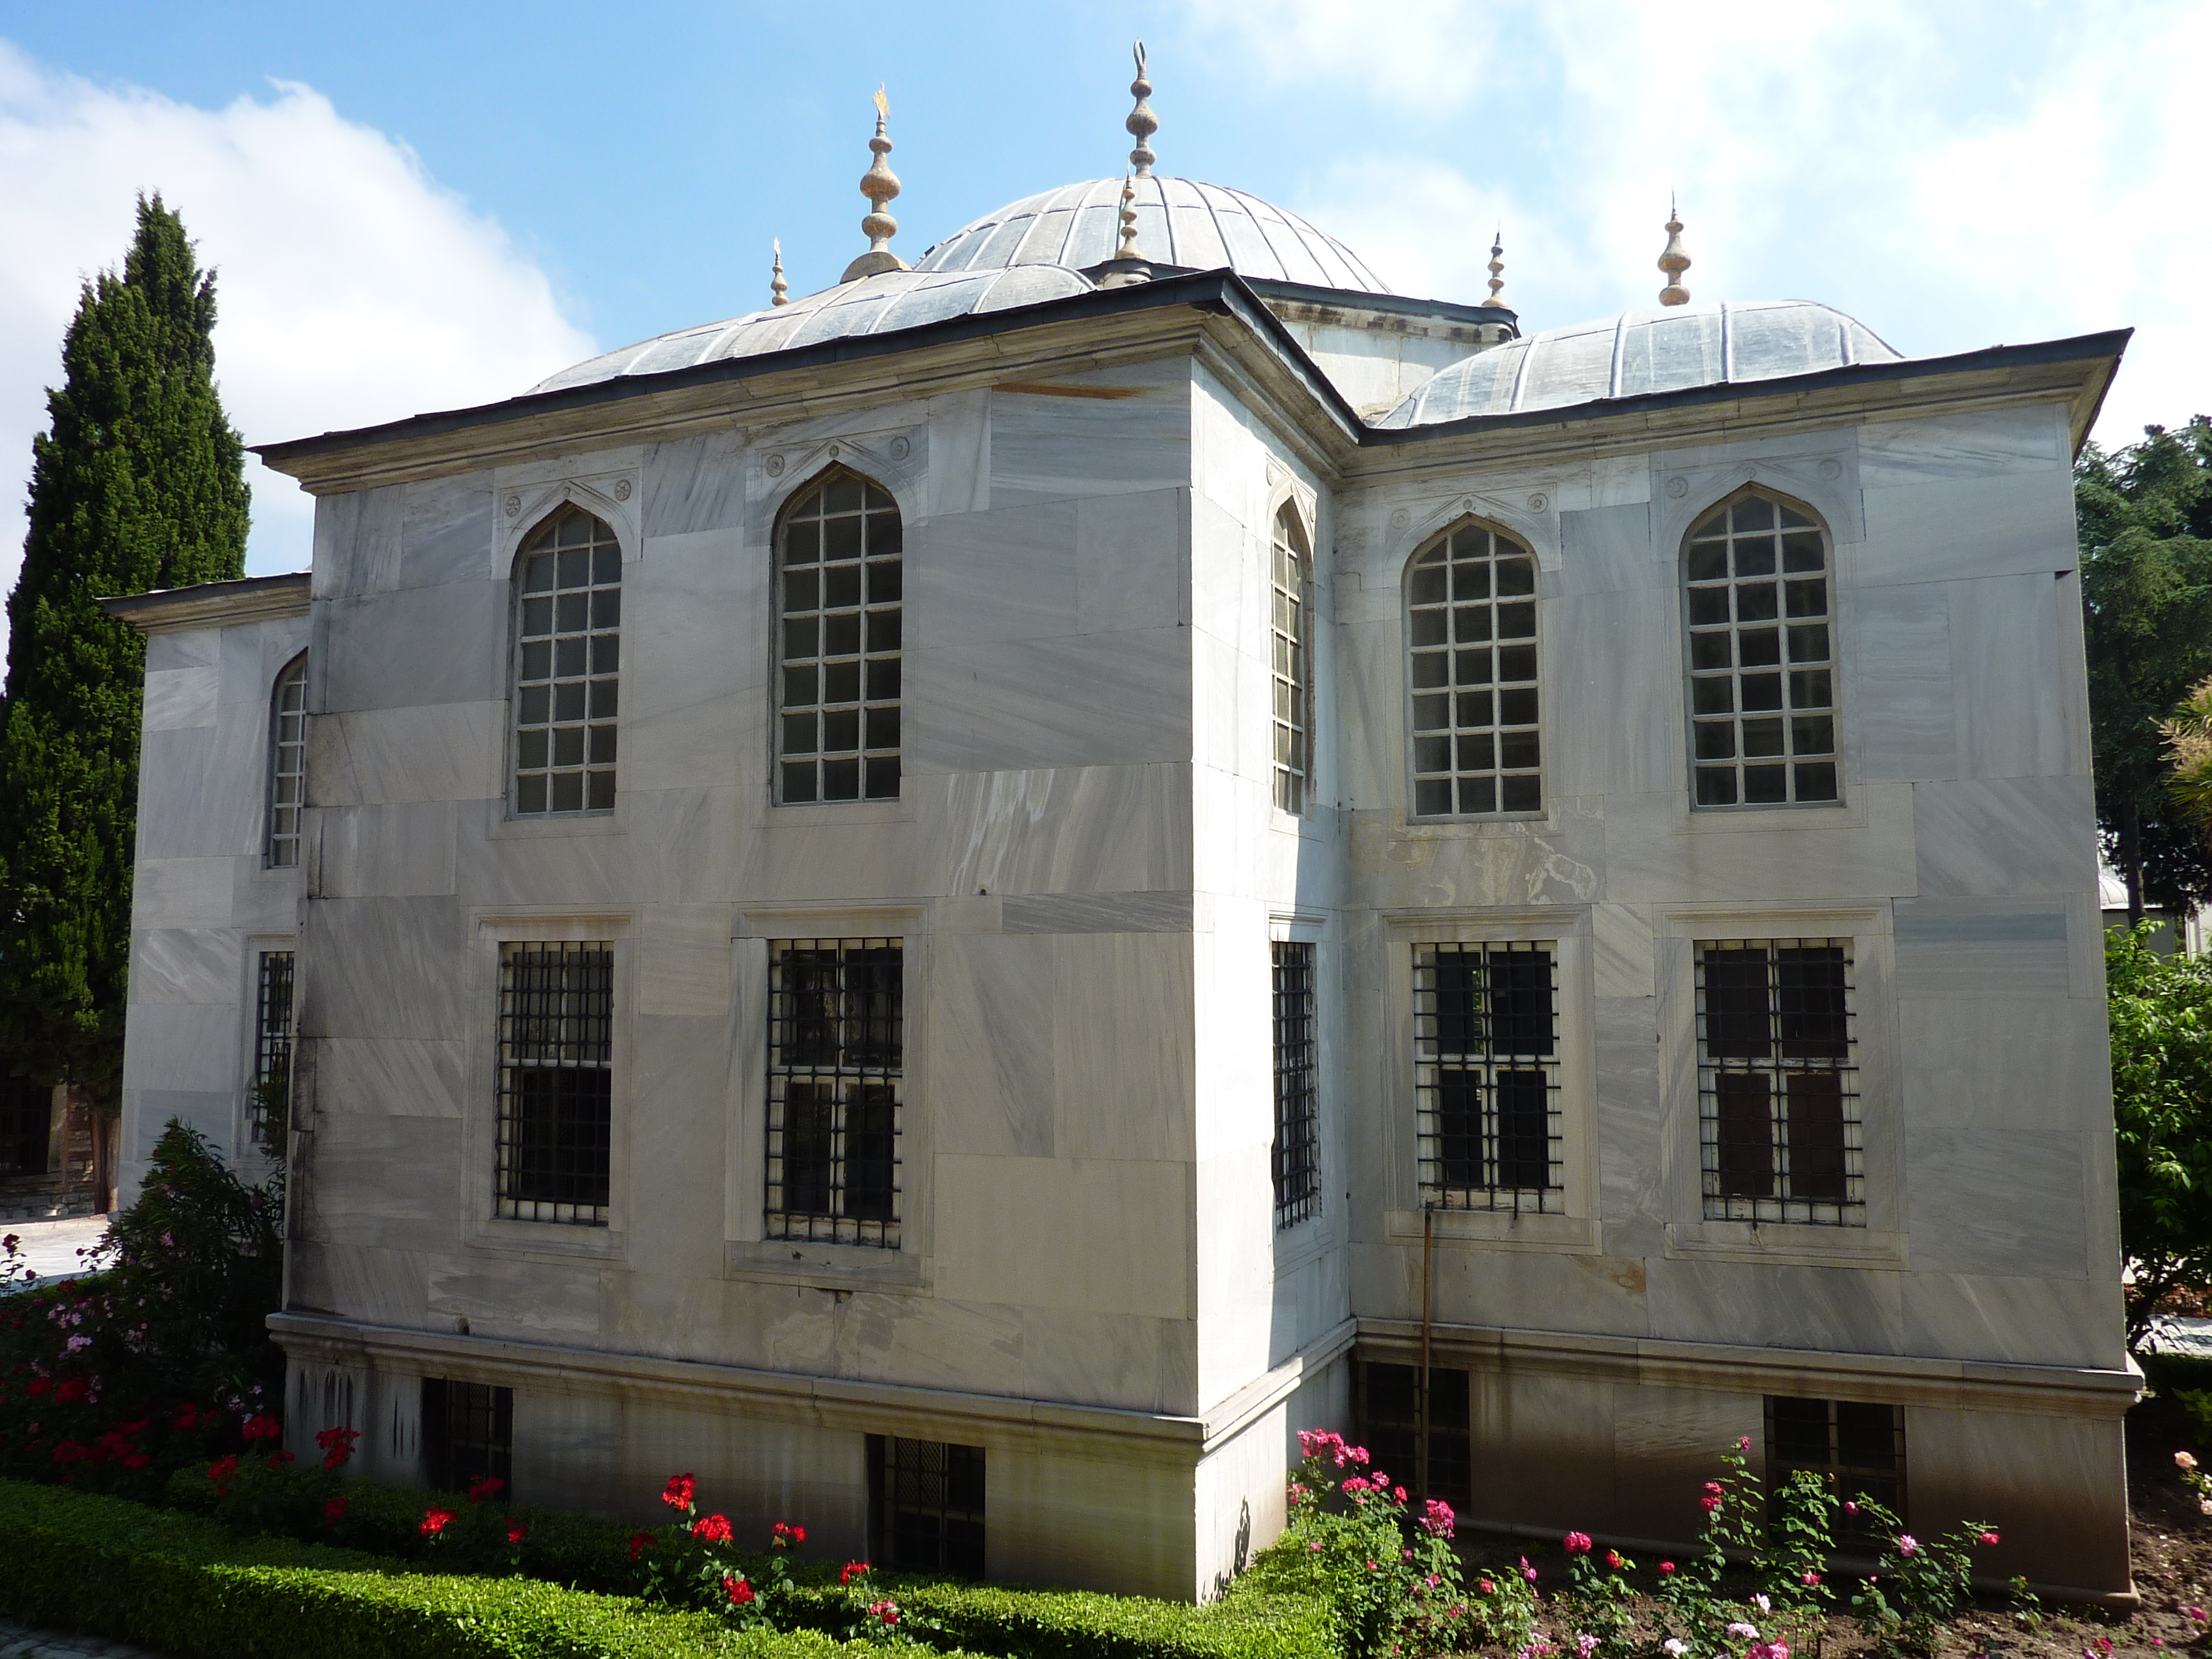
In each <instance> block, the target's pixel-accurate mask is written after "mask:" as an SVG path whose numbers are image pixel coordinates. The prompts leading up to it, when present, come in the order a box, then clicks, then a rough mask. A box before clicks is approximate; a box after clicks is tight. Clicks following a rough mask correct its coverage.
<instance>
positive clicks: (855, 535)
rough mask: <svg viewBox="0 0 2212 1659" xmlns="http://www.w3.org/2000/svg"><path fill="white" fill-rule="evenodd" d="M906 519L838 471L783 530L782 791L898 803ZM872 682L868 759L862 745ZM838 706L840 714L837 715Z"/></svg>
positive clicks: (790, 512)
mask: <svg viewBox="0 0 2212 1659" xmlns="http://www.w3.org/2000/svg"><path fill="white" fill-rule="evenodd" d="M899 532H900V526H899V518H898V513H897V510H896V507H894V506H893V505H892V504H891V501H890V497H889V496H887V495H884V493H883V492H882V491H881V490H879V489H876V488H875V486H873V485H872V484H866V483H865V481H863V480H860V479H859V478H857V477H854V476H853V475H851V474H849V473H843V472H839V473H833V474H832V475H830V477H828V478H826V479H824V480H823V482H822V483H818V484H817V485H816V486H815V487H814V488H813V489H811V490H809V491H807V492H805V494H803V495H800V496H799V498H798V499H797V500H796V501H793V503H792V504H791V506H790V507H788V508H787V509H786V511H785V513H784V517H783V520H782V523H781V526H780V528H779V530H778V547H779V550H780V552H779V579H778V598H777V605H778V608H779V611H780V613H781V624H782V630H781V641H782V652H781V655H782V660H781V673H780V674H779V676H778V678H777V684H778V686H779V688H780V691H781V699H780V703H779V708H778V713H779V715H780V719H779V720H778V722H777V727H776V730H777V732H778V737H779V742H778V764H777V769H776V777H777V785H778V788H777V799H779V800H780V801H781V802H782V803H784V804H785V805H798V804H803V803H805V802H810V801H835V800H862V799H866V800H888V799H896V797H897V795H898V792H899V784H900V772H899V765H898V757H897V753H896V748H897V744H898V741H899V738H898V724H897V712H898V710H897V704H898V697H899V672H898V665H899V651H900V648H901V636H902V611H901V610H900V609H899V607H898V603H897V602H898V599H899V598H900V592H901V576H902V568H901V564H900V560H899V550H900V546H901V538H900V533H899ZM864 680H865V682H866V699H865V701H866V703H867V705H868V708H867V711H866V714H867V718H866V721H865V729H866V732H867V734H868V736H867V744H868V747H869V749H870V750H872V751H874V752H873V753H872V755H871V757H870V758H869V759H868V761H867V763H866V765H865V766H863V764H862V763H861V762H860V760H859V759H857V758H854V757H853V756H854V751H855V750H858V749H859V748H860V744H861V732H862V730H863V726H864V722H863V719H862V711H861V710H860V709H859V708H850V707H845V708H840V707H839V706H840V705H851V704H854V703H859V702H862V701H863V696H862V690H861V688H862V684H863V681H864ZM832 711H835V712H832Z"/></svg>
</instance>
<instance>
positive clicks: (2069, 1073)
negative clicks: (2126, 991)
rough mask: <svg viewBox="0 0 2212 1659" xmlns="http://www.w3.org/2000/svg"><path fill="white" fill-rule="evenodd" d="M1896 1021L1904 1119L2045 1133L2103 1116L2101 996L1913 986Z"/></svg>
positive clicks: (2107, 1111)
mask: <svg viewBox="0 0 2212 1659" xmlns="http://www.w3.org/2000/svg"><path fill="white" fill-rule="evenodd" d="M1897 1030H1898V1047H1899V1069H1900V1072H1901V1073H1902V1077H1903V1081H1904V1090H1905V1121H1907V1122H1910V1123H1912V1124H1915V1125H1917V1126H1920V1127H1924V1128H1929V1129H1975V1130H1983V1131H1988V1132H1991V1133H2010V1132H2012V1131H2014V1130H2025V1131H2027V1132H2029V1133H2053V1132H2057V1131H2063V1130H2079V1129H2082V1128H2086V1127H2090V1126H2092V1125H2093V1124H2095V1123H2098V1122H2100V1121H2104V1122H2109V1121H2111V1116H2112V1109H2111V1105H2110V1101H2111V1081H2110V1064H2109V1056H2110V1054H2111V1049H2110V1048H2109V1046H2108V1042H2107V1037H2106V1024H2105V1005H2104V1004H2103V1002H2102V1001H2101V1000H2096V1001H2093V1000H2089V999H2087V998H2075V997H2057V996H2047V997H1986V998H1972V997H1963V998H1955V999H1954V998H1951V997H1946V996H1940V995H1935V994H1919V995H1915V996H1910V997H1905V998H1901V999H1900V1000H1899V1003H1898V1006H1897Z"/></svg>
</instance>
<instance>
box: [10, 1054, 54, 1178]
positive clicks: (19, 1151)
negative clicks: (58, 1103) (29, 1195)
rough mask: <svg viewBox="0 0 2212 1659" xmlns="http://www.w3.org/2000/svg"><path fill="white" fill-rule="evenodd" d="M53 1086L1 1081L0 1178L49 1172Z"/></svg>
mask: <svg viewBox="0 0 2212 1659" xmlns="http://www.w3.org/2000/svg"><path fill="white" fill-rule="evenodd" d="M53 1102H54V1091H53V1089H52V1085H48V1084H44V1083H33V1082H32V1081H31V1080H30V1079H27V1078H15V1077H11V1078H0V1176H39V1175H44V1174H46V1160H47V1158H48V1156H49V1155H50V1154H51V1152H52V1140H53Z"/></svg>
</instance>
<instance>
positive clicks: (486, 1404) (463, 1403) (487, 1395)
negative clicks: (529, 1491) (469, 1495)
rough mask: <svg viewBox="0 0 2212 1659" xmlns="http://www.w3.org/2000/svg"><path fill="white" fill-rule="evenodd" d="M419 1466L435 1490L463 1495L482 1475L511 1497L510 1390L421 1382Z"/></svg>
mask: <svg viewBox="0 0 2212 1659" xmlns="http://www.w3.org/2000/svg"><path fill="white" fill-rule="evenodd" d="M422 1462H423V1466H424V1474H426V1475H427V1476H428V1479H429V1483H430V1485H431V1486H432V1488H433V1489H435V1490H436V1491H439V1492H465V1491H466V1490H467V1489H468V1488H469V1487H470V1486H473V1485H475V1484H476V1483H477V1481H479V1480H483V1478H484V1477H485V1476H486V1475H494V1476H496V1477H497V1478H498V1479H500V1480H504V1481H506V1482H507V1483H508V1484H507V1491H506V1492H503V1493H501V1498H502V1499H503V1500H504V1501H505V1502H507V1503H509V1504H512V1503H513V1502H514V1501H515V1497H514V1487H513V1480H514V1390H513V1389H502V1388H499V1387H497V1386H495V1385H494V1384H492V1383H454V1382H448V1381H447V1379H446V1378H444V1377H441V1376H426V1377H424V1378H423V1379H422Z"/></svg>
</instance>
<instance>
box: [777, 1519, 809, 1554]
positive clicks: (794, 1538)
mask: <svg viewBox="0 0 2212 1659" xmlns="http://www.w3.org/2000/svg"><path fill="white" fill-rule="evenodd" d="M805 1541H806V1528H804V1527H794V1526H793V1525H792V1524H791V1522H788V1521H779V1522H776V1523H775V1533H774V1534H773V1535H772V1536H771V1537H770V1538H769V1548H770V1549H778V1550H780V1549H781V1548H783V1547H784V1546H785V1545H787V1544H790V1545H799V1544H804V1543H805Z"/></svg>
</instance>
